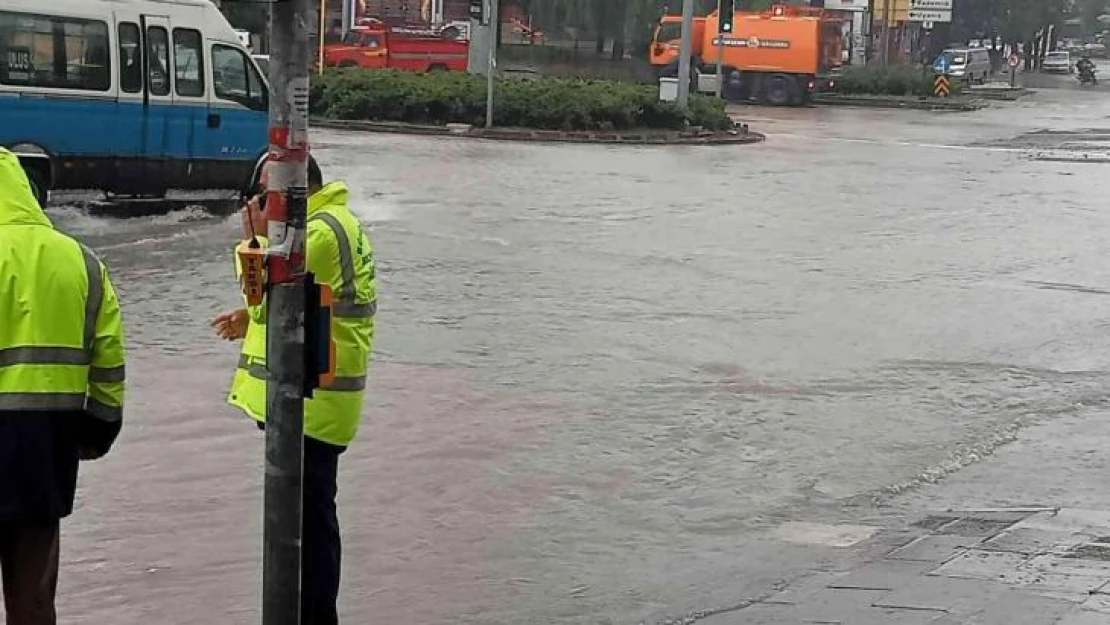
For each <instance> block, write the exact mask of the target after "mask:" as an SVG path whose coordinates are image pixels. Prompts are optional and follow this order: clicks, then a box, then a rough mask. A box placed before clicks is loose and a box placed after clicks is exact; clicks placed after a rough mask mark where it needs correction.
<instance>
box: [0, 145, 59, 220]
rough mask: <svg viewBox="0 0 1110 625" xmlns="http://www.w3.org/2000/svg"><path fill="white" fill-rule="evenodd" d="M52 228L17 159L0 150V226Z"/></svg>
mask: <svg viewBox="0 0 1110 625" xmlns="http://www.w3.org/2000/svg"><path fill="white" fill-rule="evenodd" d="M15 225H21V226H46V227H48V228H50V227H53V224H51V223H50V220H49V219H48V218H47V217H46V213H44V212H42V208H40V207H39V203H38V202H37V201H36V200H35V195H34V194H33V193H32V192H31V183H30V181H28V180H27V174H26V173H24V171H23V166H22V165H20V164H19V159H18V158H17V157H16V155H15V154H12V153H11V152H9V151H8V150H6V149H4V148H0V226H15Z"/></svg>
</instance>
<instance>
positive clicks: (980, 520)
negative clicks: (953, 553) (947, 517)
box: [937, 515, 1024, 538]
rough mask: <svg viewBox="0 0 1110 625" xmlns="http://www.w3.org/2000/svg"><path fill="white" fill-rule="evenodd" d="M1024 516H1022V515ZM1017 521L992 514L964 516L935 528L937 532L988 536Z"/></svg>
mask: <svg viewBox="0 0 1110 625" xmlns="http://www.w3.org/2000/svg"><path fill="white" fill-rule="evenodd" d="M1023 518H1024V517H1023ZM1016 522H1017V521H1013V520H1009V519H1006V518H998V517H995V516H992V515H984V516H982V517H980V516H965V517H962V518H960V519H958V520H956V521H953V522H951V523H949V524H948V525H945V526H944V527H942V528H940V529H938V530H937V533H938V534H955V535H957V536H973V537H984V538H985V537H988V536H994V535H995V534H997V533H999V532H1001V531H1002V530H1004V529H1006V528H1008V527H1010V526H1012V525H1013V524H1014V523H1016Z"/></svg>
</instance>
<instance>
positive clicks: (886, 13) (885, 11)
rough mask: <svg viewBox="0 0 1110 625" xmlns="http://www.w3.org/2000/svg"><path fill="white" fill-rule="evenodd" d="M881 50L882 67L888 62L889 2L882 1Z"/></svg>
mask: <svg viewBox="0 0 1110 625" xmlns="http://www.w3.org/2000/svg"><path fill="white" fill-rule="evenodd" d="M882 45H883V49H882V56H881V57H880V58H881V59H882V66H883V67H886V66H887V64H888V63H889V62H890V0H883V44H882Z"/></svg>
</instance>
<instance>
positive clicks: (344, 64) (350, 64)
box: [338, 61, 358, 69]
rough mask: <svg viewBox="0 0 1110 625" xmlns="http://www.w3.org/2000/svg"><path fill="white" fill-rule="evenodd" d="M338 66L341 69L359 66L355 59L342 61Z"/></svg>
mask: <svg viewBox="0 0 1110 625" xmlns="http://www.w3.org/2000/svg"><path fill="white" fill-rule="evenodd" d="M338 67H339V68H340V69H348V68H351V67H358V63H355V62H354V61H340V62H339V66H338Z"/></svg>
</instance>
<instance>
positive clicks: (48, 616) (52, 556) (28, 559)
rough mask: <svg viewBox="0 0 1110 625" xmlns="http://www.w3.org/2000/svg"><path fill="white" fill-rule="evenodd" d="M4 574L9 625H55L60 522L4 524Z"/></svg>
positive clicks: (0, 531) (0, 541)
mask: <svg viewBox="0 0 1110 625" xmlns="http://www.w3.org/2000/svg"><path fill="white" fill-rule="evenodd" d="M0 573H2V574H3V579H4V609H5V611H6V612H7V613H8V622H7V625H55V623H56V622H57V616H56V615H55V612H54V592H55V590H57V588H58V520H57V519H54V520H52V521H42V522H29V521H17V522H8V521H0Z"/></svg>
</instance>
